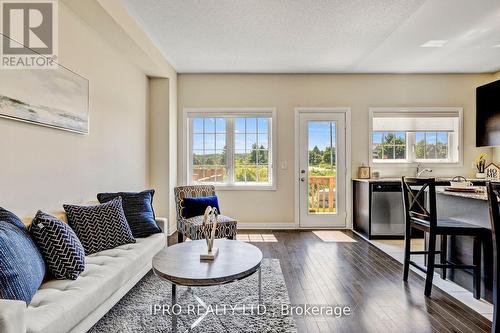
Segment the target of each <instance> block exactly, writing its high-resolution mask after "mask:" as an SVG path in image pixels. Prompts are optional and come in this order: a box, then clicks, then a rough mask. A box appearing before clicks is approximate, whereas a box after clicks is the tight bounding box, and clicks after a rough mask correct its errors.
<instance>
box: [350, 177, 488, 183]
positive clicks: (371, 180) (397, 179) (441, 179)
mask: <svg viewBox="0 0 500 333" xmlns="http://www.w3.org/2000/svg"><path fill="white" fill-rule="evenodd" d="M452 178H453V177H438V178H436V181H437V182H449V181H450V180H452ZM353 180H354V181H357V182H368V183H384V182H386V183H387V182H389V183H391V182H401V177H388V178H379V179H374V178H369V179H360V178H353ZM467 180H469V181H471V182H485V181H487V179H477V178H467Z"/></svg>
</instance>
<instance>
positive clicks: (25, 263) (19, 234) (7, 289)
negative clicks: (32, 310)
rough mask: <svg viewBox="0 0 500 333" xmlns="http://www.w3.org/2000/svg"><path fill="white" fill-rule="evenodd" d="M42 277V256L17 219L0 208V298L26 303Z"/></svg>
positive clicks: (43, 263)
mask: <svg viewBox="0 0 500 333" xmlns="http://www.w3.org/2000/svg"><path fill="white" fill-rule="evenodd" d="M44 276H45V262H44V261H43V257H42V254H41V253H40V251H38V248H37V247H36V244H35V243H34V242H33V240H32V239H31V237H30V235H29V233H28V232H27V230H26V229H25V228H24V225H23V224H22V222H21V220H20V219H19V218H18V217H17V216H15V215H14V214H12V213H10V212H8V211H6V210H5V209H3V208H0V298H3V299H12V300H19V301H25V302H26V304H29V303H30V302H31V299H32V298H33V296H34V295H35V293H36V291H37V290H38V288H39V287H40V285H41V284H42V282H43V278H44Z"/></svg>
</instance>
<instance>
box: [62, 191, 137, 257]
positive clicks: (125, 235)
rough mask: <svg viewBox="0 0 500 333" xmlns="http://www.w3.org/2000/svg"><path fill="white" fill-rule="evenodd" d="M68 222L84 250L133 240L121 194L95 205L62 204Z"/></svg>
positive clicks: (101, 248) (91, 251)
mask: <svg viewBox="0 0 500 333" xmlns="http://www.w3.org/2000/svg"><path fill="white" fill-rule="evenodd" d="M63 207H64V210H65V211H66V215H67V216H68V222H69V225H70V226H71V227H72V228H73V230H75V232H76V234H77V236H78V238H79V239H80V241H81V242H82V244H83V248H84V249H85V254H86V255H89V254H92V253H96V252H100V251H103V250H107V249H112V248H115V247H117V246H120V245H123V244H129V243H135V238H134V236H132V231H130V227H129V225H128V223H127V219H126V218H125V213H124V212H123V207H122V198H120V197H118V198H116V199H113V200H111V201H109V202H106V203H103V204H101V205H97V206H77V205H64V206H63Z"/></svg>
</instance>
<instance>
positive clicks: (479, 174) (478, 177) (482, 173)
mask: <svg viewBox="0 0 500 333" xmlns="http://www.w3.org/2000/svg"><path fill="white" fill-rule="evenodd" d="M476 178H477V179H484V178H486V174H485V173H484V172H476Z"/></svg>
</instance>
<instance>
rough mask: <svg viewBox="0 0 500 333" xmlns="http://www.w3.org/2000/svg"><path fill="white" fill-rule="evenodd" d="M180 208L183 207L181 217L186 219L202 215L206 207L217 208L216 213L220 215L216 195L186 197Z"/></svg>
mask: <svg viewBox="0 0 500 333" xmlns="http://www.w3.org/2000/svg"><path fill="white" fill-rule="evenodd" d="M182 206H183V207H184V209H183V212H182V216H184V218H186V219H188V218H191V217H195V216H199V215H204V214H205V210H206V209H207V207H208V206H210V207H215V208H217V212H219V214H220V208H219V201H218V200H217V196H216V195H212V196H208V197H195V198H191V197H186V198H184V199H183V200H182Z"/></svg>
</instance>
